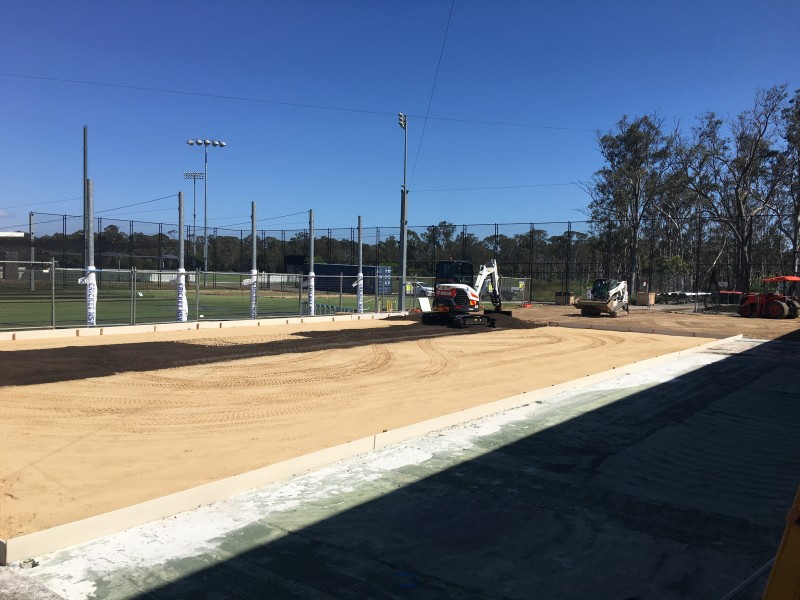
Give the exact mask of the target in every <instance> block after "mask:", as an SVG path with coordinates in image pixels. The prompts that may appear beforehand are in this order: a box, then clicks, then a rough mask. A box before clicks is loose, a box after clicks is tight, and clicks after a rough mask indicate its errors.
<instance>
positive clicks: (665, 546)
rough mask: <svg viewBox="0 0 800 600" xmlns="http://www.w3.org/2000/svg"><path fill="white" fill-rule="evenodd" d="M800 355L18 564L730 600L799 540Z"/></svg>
mask: <svg viewBox="0 0 800 600" xmlns="http://www.w3.org/2000/svg"><path fill="white" fill-rule="evenodd" d="M799 353H800V345H796V344H787V343H780V342H771V343H766V344H762V343H760V342H757V341H749V340H739V341H731V342H726V343H724V344H722V345H721V346H718V347H715V348H714V349H712V350H710V351H705V352H701V353H695V354H690V355H686V356H683V357H680V358H676V359H675V360H673V361H671V362H667V363H661V364H659V365H657V366H653V367H652V368H650V369H647V370H645V371H641V372H632V371H631V372H630V373H628V372H626V371H625V369H620V376H619V377H617V378H615V379H613V380H609V381H605V382H594V383H593V384H592V385H590V386H587V387H583V388H580V389H578V390H572V391H564V392H561V393H558V394H555V395H553V396H550V397H545V398H539V399H538V400H534V401H533V402H532V403H531V404H530V405H528V406H523V407H520V408H517V409H513V410H509V411H506V412H504V413H502V414H498V415H494V416H490V417H484V418H481V419H478V420H475V421H472V422H469V423H466V424H463V425H460V426H456V427H451V428H448V429H446V430H440V431H435V432H432V433H429V434H427V435H424V436H420V437H418V438H415V439H412V440H407V441H405V442H404V443H402V444H398V445H392V446H388V447H385V448H382V449H380V450H378V451H376V452H371V453H369V454H365V455H361V456H356V457H353V458H350V459H347V460H343V461H340V462H338V463H336V464H335V465H333V466H330V467H326V468H324V469H321V470H318V471H315V472H312V473H309V474H306V475H303V476H298V477H295V478H293V479H291V480H289V481H286V482H282V483H276V484H271V485H268V486H265V487H262V488H259V489H257V490H253V491H250V492H246V493H244V494H241V495H239V496H236V497H234V498H231V499H228V500H226V501H223V502H218V503H215V504H211V505H208V506H202V507H198V508H197V509H196V510H193V511H189V512H186V513H181V514H180V515H176V516H175V517H172V518H168V519H164V520H161V521H157V522H154V523H150V524H147V525H144V526H140V527H136V528H133V529H130V530H127V531H124V532H121V533H118V534H114V535H111V536H107V537H104V538H101V539H98V540H95V541H93V542H89V543H86V544H82V545H80V546H75V547H72V548H69V549H66V550H63V551H60V552H56V553H53V554H49V555H46V556H40V557H37V561H38V562H39V563H40V564H39V565H38V566H37V567H35V568H31V569H25V570H22V569H19V568H18V567H17V566H12V567H8V568H6V569H8V571H10V572H11V573H12V574H15V575H20V576H24V577H25V578H27V579H29V580H32V581H35V582H38V583H39V584H41V585H43V586H45V587H46V588H47V589H49V590H51V591H53V592H55V593H57V594H59V595H60V596H62V597H63V598H66V599H72V598H81V599H83V598H92V597H94V598H104V599H109V600H111V599H122V598H137V597H147V598H158V599H161V598H244V599H247V598H265V597H268V598H353V599H355V598H359V599H360V598H406V597H408V598H437V599H438V598H466V599H479V598H480V599H484V598H490V597H491V598H520V599H521V598H532V597H537V598H560V599H570V598H576V599H577V598H581V599H583V598H593V599H597V600H604V599H608V600H612V599H614V600H618V599H620V598H642V599H643V598H659V599H664V600H672V599H675V600H677V599H701V598H702V599H707V598H719V597H722V596H723V595H724V594H725V593H726V592H728V591H729V590H731V589H733V588H734V587H735V586H736V585H737V584H738V583H739V582H740V581H742V580H743V579H744V578H745V577H746V576H747V575H748V574H749V573H752V572H753V571H755V570H756V569H758V568H759V567H761V566H762V565H763V564H764V563H765V562H766V561H767V560H769V559H770V558H771V557H772V556H773V555H774V553H775V551H776V549H777V545H778V542H779V540H780V534H781V532H782V529H783V524H784V518H785V515H786V510H787V509H788V506H789V505H790V503H791V500H792V497H793V495H794V491H795V489H796V487H797V470H796V460H795V458H796V456H798V455H800V436H797V435H796V431H797V430H798V427H800V414H798V412H797V410H796V409H795V408H794V407H793V405H792V402H791V398H790V395H789V394H787V393H786V391H787V390H789V389H791V386H792V385H793V383H794V382H795V381H797V380H798V376H800V367H799V366H797V365H798V360H797V359H798V354H799ZM781 383H782V384H783V385H781ZM781 390H783V391H781ZM4 570H5V569H0V572H3V571H4ZM0 585H2V584H0ZM0 597H1V596H0ZM737 597H738V598H739V599H740V600H742V599H744V598H756V597H758V592H757V590H744V591H743V592H742V594H740V595H739V596H737Z"/></svg>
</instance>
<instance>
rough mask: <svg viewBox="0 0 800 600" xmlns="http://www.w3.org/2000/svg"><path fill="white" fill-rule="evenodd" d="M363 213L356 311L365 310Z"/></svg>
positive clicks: (359, 234)
mask: <svg viewBox="0 0 800 600" xmlns="http://www.w3.org/2000/svg"><path fill="white" fill-rule="evenodd" d="M361 233H362V232H361V215H358V281H357V283H356V286H357V287H356V312H358V313H359V314H360V313H363V312H364V254H363V246H362V244H361Z"/></svg>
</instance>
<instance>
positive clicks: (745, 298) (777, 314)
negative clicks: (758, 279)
mask: <svg viewBox="0 0 800 600" xmlns="http://www.w3.org/2000/svg"><path fill="white" fill-rule="evenodd" d="M763 281H764V282H765V283H778V284H780V287H779V290H778V291H775V292H767V293H760V292H747V293H746V294H742V300H741V302H739V308H738V309H737V311H736V312H738V313H739V315H740V316H742V317H767V318H768V319H796V318H797V316H798V310H799V309H800V300H798V298H797V296H796V295H795V290H796V288H797V282H798V281H800V277H795V276H794V275H781V276H779V277H768V278H766V279H764V280H763Z"/></svg>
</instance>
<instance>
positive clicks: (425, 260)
mask: <svg viewBox="0 0 800 600" xmlns="http://www.w3.org/2000/svg"><path fill="white" fill-rule="evenodd" d="M96 221H97V223H96V227H95V231H96V234H95V240H94V242H95V243H94V250H95V256H94V264H95V265H96V267H97V269H98V286H99V294H100V295H99V301H100V304H99V306H98V319H99V322H98V324H107V325H110V324H122V323H145V322H163V321H169V320H174V319H175V306H174V302H172V299H171V296H170V293H172V292H174V278H175V275H176V272H177V269H178V266H179V257H178V252H179V243H178V240H179V233H180V232H179V230H178V227H177V226H176V225H171V224H167V223H148V222H142V221H132V220H127V221H126V220H119V219H108V218H98V219H96ZM83 231H84V223H83V218H82V217H77V216H73V215H53V214H46V213H31V217H30V227H29V232H28V236H27V237H26V238H0V265H2V268H3V273H2V276H0V322H2V323H3V325H2V327H21V326H24V327H61V326H72V325H79V324H81V323H82V322H83V318H84V315H83V312H82V311H83V307H82V303H83V302H84V288H83V287H82V286H81V285H80V284H79V283H78V280H79V279H80V278H81V277H82V275H83V274H85V273H84V271H83V269H84V267H85V265H86V264H87V263H88V261H87V256H86V247H87V244H86V240H85V239H84V234H83ZM309 231H310V229H308V228H304V229H257V230H256V236H255V239H254V240H253V239H252V237H253V236H252V234H251V228H243V229H231V228H228V229H225V228H217V227H215V228H210V229H209V230H208V240H206V239H205V237H204V236H203V230H202V229H196V228H195V227H194V226H193V225H188V226H186V229H185V231H184V239H185V246H184V248H185V256H184V259H185V266H186V269H187V271H189V276H188V281H187V291H188V292H189V294H190V297H189V315H190V318H191V319H194V320H201V319H236V318H249V317H250V316H251V312H250V304H249V296H248V290H247V289H246V288H245V287H244V286H242V282H243V281H244V280H245V279H248V278H250V277H251V276H250V271H251V269H252V256H253V244H255V251H256V268H257V270H258V272H259V275H258V277H259V295H258V303H259V306H258V314H259V315H267V316H269V315H284V314H287V315H288V314H307V313H308V312H310V307H308V306H307V298H306V297H305V292H304V291H303V286H302V279H303V277H304V276H306V275H307V274H308V272H309V266H310V265H309V262H310V261H309V249H310V239H309ZM752 231H753V236H752V238H751V239H750V240H749V241H748V242H747V250H748V256H749V258H748V260H749V261H750V263H749V269H750V270H749V273H750V275H749V277H750V281H749V284H748V283H745V284H741V277H739V278H738V281H739V282H740V283H739V286H738V288H737V285H736V283H735V282H736V281H737V274H740V273H741V272H742V269H741V261H742V256H743V254H742V252H741V250H742V248H743V246H742V244H740V243H738V242H737V240H736V239H734V238H733V236H732V234H731V232H730V229H729V228H728V227H726V226H725V224H724V223H722V222H719V221H715V220H713V219H710V218H707V217H705V216H703V215H702V214H700V215H694V216H691V217H687V218H685V219H673V220H672V221H670V222H664V221H644V222H643V223H642V224H641V225H640V227H639V229H638V233H637V235H636V236H632V235H631V229H630V227H626V226H625V224H623V223H618V222H612V221H605V222H599V221H572V222H568V221H565V222H552V223H533V222H531V223H504V224H496V223H495V224H469V225H457V224H453V223H448V222H441V223H439V224H437V225H429V226H425V227H409V229H408V245H407V248H406V273H407V276H406V284H407V287H406V297H407V298H418V297H419V296H417V294H418V293H425V291H424V286H428V287H430V285H431V284H432V281H433V279H432V277H433V275H434V272H435V265H436V262H437V261H439V260H446V259H455V260H466V261H469V262H472V263H473V264H474V265H475V266H476V268H477V266H479V265H480V264H485V263H486V262H488V261H489V260H491V259H494V260H496V261H497V262H498V265H499V271H500V274H501V277H502V282H501V287H502V289H501V295H502V296H503V298H504V301H506V302H514V301H519V302H554V301H556V302H557V301H559V297H561V298H563V297H565V296H567V297H568V296H570V295H575V296H578V295H582V294H583V293H584V292H585V290H586V289H587V288H590V287H591V285H592V281H593V280H594V279H595V278H597V277H608V278H616V279H626V280H628V281H629V283H631V285H632V288H631V290H630V291H631V297H632V299H634V300H635V299H636V298H637V292H640V293H648V294H650V293H653V294H654V295H656V296H657V297H658V298H659V299H661V300H662V301H666V302H669V301H676V302H680V301H681V299H685V298H687V297H689V296H690V295H691V294H692V293H694V294H697V293H699V292H706V293H708V294H709V301H711V302H721V301H726V302H731V301H733V300H735V298H736V296H735V295H733V294H723V293H721V292H725V291H726V290H728V291H730V290H734V291H737V290H738V292H739V293H741V292H743V291H747V289H753V290H762V289H763V287H764V284H763V283H762V281H761V280H762V279H763V278H765V277H768V276H772V275H776V274H792V273H794V271H795V270H796V267H795V264H796V262H797V256H796V252H795V251H793V250H792V248H791V247H790V246H789V244H788V241H787V237H786V236H785V235H782V234H781V233H780V231H778V230H776V228H775V227H774V223H773V221H772V220H771V218H770V217H769V216H768V215H764V216H762V217H760V218H758V219H753V222H752ZM360 250H361V256H362V260H363V265H364V274H365V277H366V278H367V281H369V280H370V279H369V278H370V277H373V276H375V274H377V273H378V272H380V274H381V276H382V277H385V278H388V280H390V281H391V282H392V285H391V286H390V287H391V288H392V289H391V291H388V290H387V289H386V285H384V284H381V283H380V282H378V283H376V284H375V285H374V286H373V287H374V289H370V290H369V291H367V292H365V308H364V310H367V311H372V310H387V309H388V308H396V307H397V305H398V302H397V299H398V292H399V287H398V286H399V281H398V276H399V275H400V267H401V260H402V257H401V245H400V228H399V227H365V228H363V229H362V246H361V248H360ZM358 257H359V244H358V228H356V227H350V228H318V227H317V228H315V229H314V268H315V273H316V274H317V284H316V290H317V296H318V297H320V298H322V300H320V301H319V302H318V303H319V304H320V306H319V310H316V307H315V311H314V312H315V314H325V313H326V312H330V311H334V312H336V311H343V312H346V311H347V310H350V309H351V308H352V307H351V306H350V305H349V304H348V301H347V299H348V298H350V299H352V296H353V294H354V288H353V287H352V277H353V275H354V272H353V269H355V268H356V267H355V265H357V264H358ZM206 262H207V263H208V270H207V272H205V271H204V269H203V267H204V265H205V263H206ZM633 273H635V277H633V276H632V274H633ZM328 278H329V279H330V281H327V279H328ZM368 285H369V284H368ZM340 288H341V289H340ZM743 288H747V289H743ZM421 289H422V291H421V292H420V290H421ZM173 295H174V294H173ZM376 295H377V298H376ZM695 297H696V296H695ZM340 298H341V300H340ZM304 303H305V304H304ZM418 304H419V302H418V301H415V302H414V303H408V302H407V303H406V308H410V307H414V306H416V305H418ZM26 305H27V306H26ZM23 308H24V310H23ZM320 311H321V312H320Z"/></svg>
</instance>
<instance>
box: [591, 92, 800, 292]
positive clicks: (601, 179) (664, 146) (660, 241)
mask: <svg viewBox="0 0 800 600" xmlns="http://www.w3.org/2000/svg"><path fill="white" fill-rule="evenodd" d="M598 142H599V147H600V151H601V153H602V156H603V159H604V162H605V164H604V166H603V167H602V168H601V169H600V170H598V171H597V172H596V173H595V174H594V177H593V179H592V181H591V182H589V183H587V184H585V185H584V188H585V190H586V191H587V192H588V194H589V196H590V198H591V201H590V204H589V209H588V214H589V217H590V219H591V220H592V222H593V223H594V224H595V225H596V228H597V230H598V231H599V230H602V229H603V228H605V231H606V235H608V236H613V238H614V239H615V243H617V244H618V245H619V247H620V248H622V249H624V255H625V260H626V264H625V265H624V266H623V267H622V269H621V270H622V271H623V273H624V275H625V276H626V278H627V279H628V281H629V283H630V285H631V288H632V289H637V283H638V281H639V279H640V276H641V272H642V254H641V246H642V243H643V241H644V240H651V242H650V243H651V244H654V245H656V247H657V248H659V247H660V249H659V253H660V254H661V255H662V256H665V257H685V256H687V255H689V254H691V253H693V252H694V253H696V255H697V258H698V259H699V257H700V252H702V253H703V269H702V272H698V273H696V274H695V277H696V278H698V279H699V280H700V281H699V282H698V285H700V286H701V287H702V286H703V285H704V284H705V285H708V283H710V282H713V281H714V280H715V279H716V274H717V273H718V272H719V270H720V268H721V266H722V265H723V264H726V265H728V266H729V267H730V271H731V279H732V281H731V282H730V285H731V286H732V287H735V288H736V289H739V290H748V289H750V287H751V285H753V284H754V283H756V281H754V279H755V278H754V275H756V274H757V275H759V276H763V275H768V274H774V273H766V272H764V269H763V268H759V267H761V266H762V265H760V264H759V261H760V260H761V261H762V262H763V259H762V258H761V255H763V254H764V252H765V251H766V252H768V253H771V254H772V256H778V257H781V258H779V264H778V265H775V266H778V267H779V268H782V269H783V270H784V271H785V272H784V273H781V274H791V275H797V271H798V243H799V242H800V90H798V91H796V92H795V94H794V96H793V97H789V95H788V93H787V90H786V86H785V85H777V86H773V87H772V88H770V89H767V90H761V91H758V92H757V93H756V94H755V99H754V102H753V105H752V107H751V108H749V109H747V110H744V111H743V112H741V113H740V114H739V115H738V116H736V117H734V118H729V119H723V118H721V117H719V116H718V115H717V114H715V113H714V112H708V113H706V114H704V115H702V116H701V117H699V118H698V119H697V121H696V123H695V124H694V125H693V126H692V127H691V128H690V130H689V132H688V133H683V132H682V131H681V129H680V125H679V124H676V125H674V126H673V127H671V128H668V127H667V126H666V124H665V121H664V119H663V118H662V117H659V116H658V115H655V114H653V115H645V116H640V117H634V118H628V117H627V116H625V117H623V118H622V119H620V120H619V122H618V123H617V124H616V126H615V128H614V129H613V130H612V131H609V132H607V133H605V134H598ZM701 239H702V240H704V245H705V248H702V250H700V249H699V246H700V240H701ZM687 246H689V247H692V248H694V249H695V250H694V251H693V252H690V251H688V250H687ZM787 255H788V257H789V258H788V261H787V260H785V257H786V256H787ZM699 262H700V261H699V260H698V264H699ZM787 263H788V264H787Z"/></svg>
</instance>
